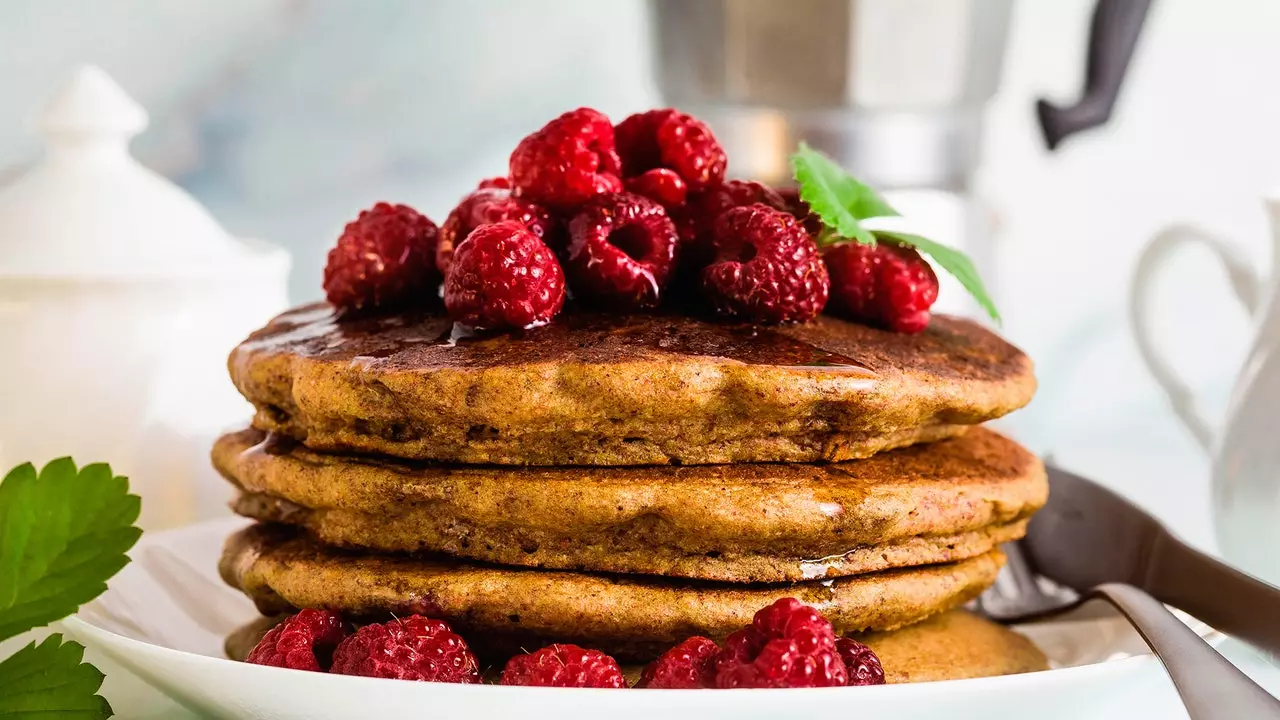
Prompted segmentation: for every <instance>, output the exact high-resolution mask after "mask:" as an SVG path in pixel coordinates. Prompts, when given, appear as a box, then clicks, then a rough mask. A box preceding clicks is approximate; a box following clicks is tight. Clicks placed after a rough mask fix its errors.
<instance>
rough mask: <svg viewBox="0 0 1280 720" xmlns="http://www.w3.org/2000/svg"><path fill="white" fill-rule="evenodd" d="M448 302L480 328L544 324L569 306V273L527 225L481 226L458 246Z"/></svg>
mask: <svg viewBox="0 0 1280 720" xmlns="http://www.w3.org/2000/svg"><path fill="white" fill-rule="evenodd" d="M444 305H445V308H446V309H448V311H449V315H450V317H452V318H453V319H454V320H455V321H457V322H459V323H462V324H464V325H470V326H472V327H475V328H481V329H499V328H528V327H533V326H536V325H542V324H545V323H547V322H549V321H550V320H551V318H553V317H555V315H556V313H558V312H560V309H561V308H562V307H564V272H563V271H562V270H561V269H560V263H558V262H556V256H555V254H554V253H552V252H551V249H550V248H548V247H547V246H546V245H545V244H543V242H542V241H541V240H539V239H538V237H537V236H536V235H534V234H533V233H532V232H531V231H530V230H529V229H528V228H527V227H525V226H524V225H521V224H520V223H518V222H514V221H511V220H508V221H506V222H500V223H493V224H492V225H481V226H480V227H478V228H476V229H475V230H473V231H472V232H471V234H470V235H468V236H467V240H466V242H464V243H462V245H460V246H458V248H457V249H456V250H454V253H453V262H452V263H450V265H449V276H448V277H446V278H445V281H444Z"/></svg>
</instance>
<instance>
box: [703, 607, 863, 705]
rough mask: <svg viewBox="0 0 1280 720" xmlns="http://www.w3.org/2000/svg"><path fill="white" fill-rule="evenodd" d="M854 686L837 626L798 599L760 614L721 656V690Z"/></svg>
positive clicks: (718, 677) (730, 639)
mask: <svg viewBox="0 0 1280 720" xmlns="http://www.w3.org/2000/svg"><path fill="white" fill-rule="evenodd" d="M846 684H848V673H847V671H846V670H845V666H844V661H843V660H841V659H840V653H839V652H837V651H836V634H835V631H834V630H832V629H831V623H829V622H827V619H826V618H824V617H822V614H821V613H819V612H818V611H817V610H814V609H813V608H811V607H809V606H808V605H805V604H804V603H802V602H800V601H799V600H796V599H795V598H783V599H781V600H779V601H777V602H775V603H774V604H772V605H770V606H769V607H767V608H764V609H762V610H760V611H759V612H757V613H756V616H755V619H754V620H753V621H752V623H751V624H750V625H748V626H746V627H745V628H743V629H741V630H739V631H737V632H735V633H733V634H732V635H730V636H729V637H727V638H725V641H724V650H723V651H721V653H720V655H719V657H717V658H716V687H719V688H771V687H772V688H797V687H833V686H841V685H846Z"/></svg>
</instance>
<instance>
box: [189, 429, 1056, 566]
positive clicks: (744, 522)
mask: <svg viewBox="0 0 1280 720" xmlns="http://www.w3.org/2000/svg"><path fill="white" fill-rule="evenodd" d="M213 461H214V465H215V467H217V469H218V470H219V472H221V473H222V474H223V475H224V476H225V477H226V478H228V479H229V480H230V481H231V482H233V483H234V484H235V485H237V486H238V487H240V488H241V489H242V490H243V491H244V492H243V494H242V495H241V496H240V498H239V499H238V500H237V501H236V502H235V504H234V508H235V509H236V511H237V512H239V513H240V514H242V515H246V516H248V517H252V518H256V519H259V520H269V521H276V522H283V523H287V524H290V525H296V526H299V527H302V528H305V529H306V530H307V531H308V532H309V533H311V534H312V535H313V536H314V537H315V538H317V539H319V540H320V541H322V542H323V543H325V544H329V545H337V546H342V547H347V548H358V549H366V550H373V551H379V552H417V551H427V552H432V553H445V554H448V555H454V556H460V557H465V558H469V559H474V560H481V561H485V562H491V563H499V564H504V565H522V566H529V567H541V568H554V569H562V570H589V571H602V572H615V573H640V574H649V575H668V576H677V577H685V578H696V579H702V580H719V581H727V582H792V581H799V580H810V579H816V578H824V577H840V576H845V575H851V574H857V573H865V572H874V571H879V570H884V569H888V568H894V567H913V566H917V565H927V564H934V563H942V562H951V561H955V560H961V559H964V558H969V557H974V556H977V555H982V554H984V553H987V552H989V551H990V550H991V549H992V548H994V547H995V546H996V545H998V544H999V543H1002V542H1008V541H1010V540H1014V539H1017V538H1019V537H1021V536H1022V535H1023V533H1024V531H1025V528H1026V521H1027V518H1029V517H1030V516H1031V514H1032V513H1034V512H1035V511H1036V510H1037V509H1039V508H1040V507H1041V506H1042V505H1043V504H1044V502H1045V499H1046V496H1047V494H1048V483H1047V482H1046V480H1045V474H1044V468H1043V466H1042V465H1041V463H1040V461H1039V460H1037V459H1036V458H1035V457H1034V456H1033V455H1031V454H1030V453H1028V452H1027V451H1026V450H1024V449H1023V448H1021V447H1020V446H1019V445H1018V444H1017V443H1015V442H1013V441H1012V440H1009V439H1007V438H1005V437H1003V436H1001V435H999V434H997V433H995V432H993V431H991V430H987V429H985V428H975V429H974V430H972V431H970V432H969V433H967V434H965V435H963V436H961V437H959V438H955V439H952V440H945V441H942V442H938V443H934V444H931V445H922V446H915V447H911V448H904V449H900V450H895V451H892V452H887V453H882V454H880V455H876V456H875V457H872V458H869V459H866V460H860V461H855V462H849V463H838V464H830V465H798V464H755V465H723V466H722V465H709V466H708V465H701V466H684V467H632V468H592V467H577V468H554V469H550V468H495V467H456V466H455V467H448V466H439V465H426V464H421V463H409V462H403V461H402V462H391V461H383V460H377V459H372V458H359V457H339V456H333V455H325V454H321V453H317V452H314V451H311V450H308V449H307V448H305V447H303V446H301V445H299V444H297V443H295V442H292V441H290V440H287V439H285V438H281V437H279V436H272V437H271V438H268V437H267V434H266V433H263V432H262V431H259V430H245V431H241V432H237V433H232V434H229V435H226V436H224V437H222V438H221V439H219V440H218V441H217V443H216V444H215V445H214V449H213Z"/></svg>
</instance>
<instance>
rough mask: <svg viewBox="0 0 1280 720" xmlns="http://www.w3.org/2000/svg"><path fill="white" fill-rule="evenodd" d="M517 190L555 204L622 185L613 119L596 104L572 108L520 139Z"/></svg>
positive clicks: (514, 168)
mask: <svg viewBox="0 0 1280 720" xmlns="http://www.w3.org/2000/svg"><path fill="white" fill-rule="evenodd" d="M511 184H512V185H513V186H514V187H515V190H516V194H517V195H520V196H521V197H526V198H528V199H529V200H532V201H533V202H536V203H540V204H542V205H546V206H547V207H550V208H554V209H570V208H573V207H576V206H578V205H581V204H583V203H585V202H586V201H588V200H590V199H591V198H592V197H594V196H596V195H602V194H604V193H610V192H620V191H621V190H622V178H621V175H620V167H619V162H618V153H617V151H616V150H615V148H614V138H613V125H611V124H610V123H609V118H607V117H605V115H604V114H602V113H600V112H597V111H595V110H592V109H591V108H578V109H577V110H570V111H569V112H567V113H565V114H563V115H561V116H560V117H558V118H556V119H554V120H552V121H551V122H549V123H547V124H546V125H545V126H543V128H542V129H541V130H538V131H537V132H535V133H533V134H532V135H529V136H528V137H526V138H525V139H523V140H521V141H520V144H519V145H517V146H516V149H515V150H514V151H513V152H512V153H511Z"/></svg>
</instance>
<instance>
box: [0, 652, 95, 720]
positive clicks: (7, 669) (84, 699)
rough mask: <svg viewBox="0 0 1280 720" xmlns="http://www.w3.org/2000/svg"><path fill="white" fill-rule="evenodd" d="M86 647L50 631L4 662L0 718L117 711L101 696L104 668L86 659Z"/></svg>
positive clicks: (77, 718) (85, 718)
mask: <svg viewBox="0 0 1280 720" xmlns="http://www.w3.org/2000/svg"><path fill="white" fill-rule="evenodd" d="M83 659H84V647H82V646H81V645H80V644H79V643H74V642H67V643H64V642H62V636H61V635H50V636H49V637H47V638H45V640H44V642H42V643H40V644H39V645H36V644H35V643H31V644H30V645H27V646H26V647H24V648H22V649H21V650H19V651H18V652H17V653H15V654H14V655H13V656H11V657H10V658H9V659H8V660H5V661H4V662H0V720H8V718H14V720H17V719H18V718H32V719H33V720H34V719H35V718H40V720H46V719H47V720H101V719H102V718H109V717H111V716H112V714H113V713H112V712H111V705H110V704H108V703H107V701H106V700H105V699H103V698H102V697H101V696H99V695H98V694H97V693H98V688H100V687H102V673H100V672H98V669H97V668H95V667H94V666H92V665H88V664H84V663H82V662H81V661H82V660H83Z"/></svg>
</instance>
